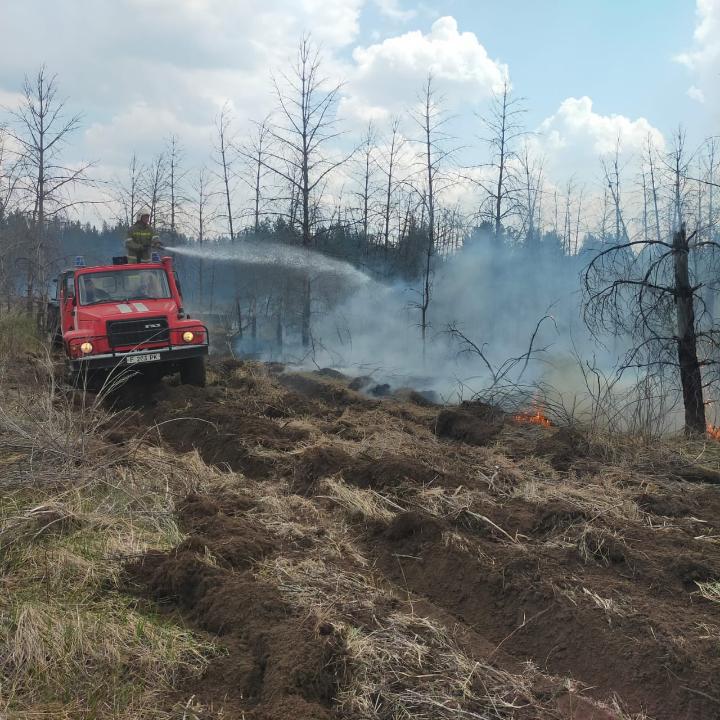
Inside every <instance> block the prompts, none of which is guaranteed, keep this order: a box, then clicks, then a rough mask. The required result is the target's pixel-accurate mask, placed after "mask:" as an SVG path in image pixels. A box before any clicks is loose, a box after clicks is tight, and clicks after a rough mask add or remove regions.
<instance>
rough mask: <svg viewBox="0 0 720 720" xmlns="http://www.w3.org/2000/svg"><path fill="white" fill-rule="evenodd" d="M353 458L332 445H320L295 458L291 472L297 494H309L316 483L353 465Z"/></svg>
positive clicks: (293, 486)
mask: <svg viewBox="0 0 720 720" xmlns="http://www.w3.org/2000/svg"><path fill="white" fill-rule="evenodd" d="M352 462H353V461H352V458H351V457H350V455H348V454H347V453H346V452H345V451H344V450H342V449H340V448H337V447H333V446H332V445H318V446H316V447H311V448H308V449H307V450H304V451H303V452H302V453H300V454H299V455H295V456H293V464H292V468H291V470H290V474H291V477H292V488H293V490H294V491H295V492H301V493H308V492H309V491H310V490H311V489H312V488H313V487H314V486H315V483H316V482H317V481H318V480H320V479H322V478H324V477H329V476H330V475H335V474H336V473H338V472H340V470H342V469H343V468H346V467H349V466H351V465H352Z"/></svg>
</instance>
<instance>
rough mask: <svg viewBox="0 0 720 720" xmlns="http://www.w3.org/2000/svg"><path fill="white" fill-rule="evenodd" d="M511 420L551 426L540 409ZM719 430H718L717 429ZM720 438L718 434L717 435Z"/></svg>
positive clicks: (514, 416) (520, 414) (518, 415)
mask: <svg viewBox="0 0 720 720" xmlns="http://www.w3.org/2000/svg"><path fill="white" fill-rule="evenodd" d="M513 420H514V421H515V422H519V423H527V424H529V425H540V426H541V427H552V422H550V420H549V418H546V417H545V415H543V414H542V412H541V411H540V410H537V411H535V412H522V413H518V414H517V415H513ZM719 432H720V431H719ZM719 439H720V435H719Z"/></svg>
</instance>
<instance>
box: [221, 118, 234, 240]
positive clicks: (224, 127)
mask: <svg viewBox="0 0 720 720" xmlns="http://www.w3.org/2000/svg"><path fill="white" fill-rule="evenodd" d="M229 132H230V115H229V110H228V108H227V106H225V107H223V109H222V110H221V111H220V116H219V117H218V120H217V133H218V145H217V153H218V155H219V160H220V177H221V179H222V183H223V193H224V195H225V207H226V211H227V223H228V232H229V233H230V242H235V228H234V225H233V213H232V192H231V188H230V175H231V161H230V157H229V153H230V138H229V137H228V135H229Z"/></svg>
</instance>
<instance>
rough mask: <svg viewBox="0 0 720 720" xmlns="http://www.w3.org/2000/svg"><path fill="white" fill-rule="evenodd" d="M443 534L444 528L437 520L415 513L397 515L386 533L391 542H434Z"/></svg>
mask: <svg viewBox="0 0 720 720" xmlns="http://www.w3.org/2000/svg"><path fill="white" fill-rule="evenodd" d="M441 534H442V526H441V525H440V523H439V522H438V521H437V520H435V519H434V518H432V517H429V516H427V515H423V514H422V513H419V512H414V511H411V512H404V513H400V514H399V515H396V516H395V518H394V519H393V521H392V522H391V523H390V526H389V527H388V529H387V530H386V531H385V537H386V538H387V539H388V540H389V541H390V542H399V541H401V540H407V539H408V538H413V539H416V540H427V541H433V540H437V539H438V538H439V537H440V535H441Z"/></svg>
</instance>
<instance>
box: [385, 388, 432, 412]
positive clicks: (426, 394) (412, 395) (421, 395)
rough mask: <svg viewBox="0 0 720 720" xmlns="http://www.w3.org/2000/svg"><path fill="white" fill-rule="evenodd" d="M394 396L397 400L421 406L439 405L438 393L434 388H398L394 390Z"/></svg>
mask: <svg viewBox="0 0 720 720" xmlns="http://www.w3.org/2000/svg"><path fill="white" fill-rule="evenodd" d="M392 396H393V397H394V398H395V399H396V400H401V401H402V402H409V403H412V404H413V405H419V406H420V407H433V406H434V405H437V404H438V402H437V400H438V399H437V395H436V394H435V393H434V392H433V391H432V390H425V391H422V392H419V391H417V390H414V389H413V388H398V389H397V390H395V392H393V394H392Z"/></svg>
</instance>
